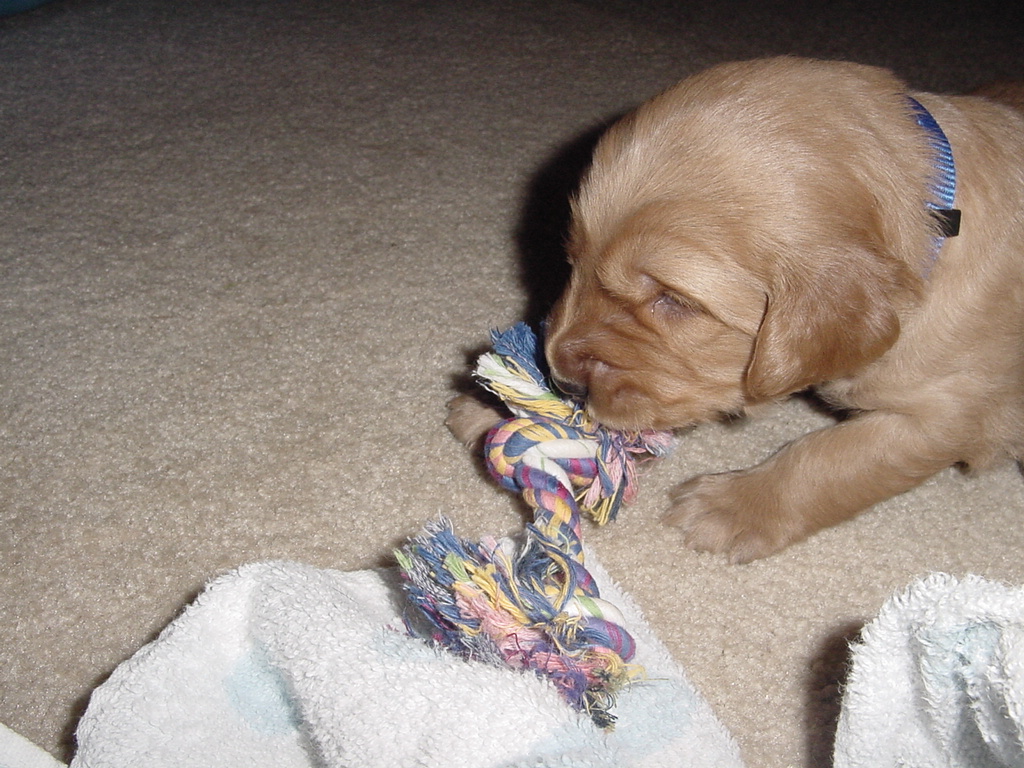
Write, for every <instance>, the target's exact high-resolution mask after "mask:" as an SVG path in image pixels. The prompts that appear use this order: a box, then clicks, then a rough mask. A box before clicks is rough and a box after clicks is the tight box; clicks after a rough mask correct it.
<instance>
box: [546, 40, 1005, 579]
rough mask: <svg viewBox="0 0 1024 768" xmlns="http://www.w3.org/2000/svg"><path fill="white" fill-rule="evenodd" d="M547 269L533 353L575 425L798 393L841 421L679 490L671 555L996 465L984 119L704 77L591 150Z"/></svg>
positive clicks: (994, 197) (976, 111)
mask: <svg viewBox="0 0 1024 768" xmlns="http://www.w3.org/2000/svg"><path fill="white" fill-rule="evenodd" d="M999 95H1002V96H1004V97H1006V98H1007V100H1008V101H1009V100H1012V99H1013V98H1019V92H1016V93H1015V92H1010V91H1000V92H999ZM915 100H916V101H915ZM932 120H934V122H932ZM944 148H951V152H952V157H953V161H954V163H955V167H954V168H953V169H951V168H946V167H944V166H943V151H944ZM954 174H955V197H954V199H953V200H952V201H950V200H948V199H946V200H944V199H943V195H944V194H945V195H948V194H949V193H950V192H951V190H950V187H951V186H952V183H953V176H954ZM950 208H956V209H959V210H960V211H962V217H963V218H962V231H961V232H960V233H959V235H957V236H953V235H954V232H955V230H956V225H955V222H953V221H952V217H953V215H954V214H951V213H949V212H948V211H947V209H950ZM940 209H941V210H940ZM568 254H569V260H570V262H571V265H572V277H571V280H570V284H569V286H568V288H567V290H566V292H565V294H564V295H563V296H562V298H561V299H560V300H559V302H558V303H557V305H556V307H555V309H554V311H553V313H552V315H551V318H550V322H549V327H548V329H547V342H546V353H547V356H548V360H549V362H550V364H551V370H552V373H553V375H554V376H555V378H556V380H557V381H559V382H560V383H561V385H562V386H563V387H564V388H565V389H566V390H567V391H569V392H573V393H575V394H577V395H579V396H580V397H583V398H585V399H586V402H587V406H588V408H589V409H590V411H591V412H592V413H593V415H594V416H595V417H596V418H597V419H598V420H600V421H601V422H603V423H605V424H607V425H609V426H612V427H619V428H626V427H628V428H640V427H658V428H675V427H686V426H689V425H692V424H695V423H697V422H700V421H704V420H708V419H713V418H716V417H719V416H722V415H726V414H736V413H740V412H742V411H743V410H744V409H745V408H747V407H748V406H751V405H755V404H757V403H763V402H766V401H772V400H776V399H779V398H782V397H785V396H787V395H790V394H792V393H794V392H797V391H800V390H803V389H806V388H808V387H815V388H816V389H817V391H818V392H819V393H820V394H821V396H822V397H823V398H824V399H825V400H826V401H827V402H829V403H831V404H832V405H834V406H835V407H836V408H838V409H841V410H843V411H847V412H849V413H850V414H851V416H850V418H847V419H845V420H843V421H840V422H838V423H837V424H836V425H835V426H831V427H828V428H826V429H823V430H820V431H818V432H814V433H811V434H808V435H806V436H804V437H802V438H801V439H799V440H796V441H795V442H793V443H791V444H789V445H786V446H784V447H782V449H781V450H780V451H779V452H778V453H776V454H775V455H774V456H772V457H771V458H769V459H768V460H767V461H765V462H764V463H762V464H760V465H758V466H756V467H752V468H749V469H745V470H741V471H736V472H727V473H724V474H717V475H708V476H703V477H698V478H695V479H692V480H690V481H689V482H687V483H684V484H683V485H682V486H680V487H679V488H678V490H677V491H676V492H675V493H674V497H673V508H672V510H671V511H670V512H669V513H668V515H667V516H666V520H667V522H669V523H671V524H672V525H676V526H679V527H680V528H681V529H682V530H683V531H684V533H685V539H686V542H687V544H688V545H690V546H692V547H694V548H696V549H701V550H708V551H712V552H722V553H726V554H727V555H728V556H729V557H730V559H732V560H733V561H737V562H742V561H748V560H751V559H754V558H758V557H763V556H765V555H769V554H771V553H773V552H776V551H778V550H780V549H782V548H783V547H785V546H786V545H788V544H790V543H792V542H794V541H797V540H799V539H802V538H804V537H806V536H808V535H809V534H811V533H813V532H815V531H817V530H819V529H821V528H823V527H825V526H830V525H834V524H836V523H838V522H840V521H842V520H846V519H848V518H850V517H852V516H853V515H855V514H857V513H858V512H860V511H861V510H863V509H865V508H866V507H868V506H870V505H872V504H874V503H876V502H878V501H881V500H883V499H886V498H888V497H890V496H893V495H895V494H898V493H901V492H903V491H906V490H908V489H910V488H912V487H914V486H916V485H918V484H919V483H921V482H922V481H923V480H925V479H926V478H928V477H929V476H931V475H932V474H934V473H935V472H938V471H939V470H941V469H943V468H945V467H948V466H950V465H952V464H957V463H963V464H965V465H970V466H972V467H978V466H984V465H988V464H991V463H992V462H993V461H995V460H999V459H1006V458H1007V457H1013V458H1016V457H1019V456H1020V455H1021V450H1022V446H1024V118H1022V116H1021V114H1020V113H1018V112H1016V111H1014V110H1013V109H1011V108H1010V107H1008V106H1005V105H1001V104H999V103H996V102H995V101H994V100H989V99H986V98H981V97H945V96H937V95H933V94H927V93H911V92H909V91H908V89H907V87H906V86H905V84H904V83H902V82H901V81H900V80H898V79H897V78H896V77H894V76H893V75H892V74H891V73H889V72H887V71H884V70H881V69H876V68H872V67H866V66H860V65H855V64H848V63H838V62H821V61H810V60H803V59H793V58H779V59H769V60H759V61H750V62H742V63H734V64H726V65H722V66H718V67H715V68H713V69H711V70H708V71H706V72H704V73H702V74H699V75H697V76H695V77H692V78H689V79H687V80H685V81H683V82H682V83H681V84H679V85H678V86H676V87H674V88H672V89H670V90H668V91H666V92H665V93H663V94H661V95H660V96H658V97H656V98H654V99H653V100H651V101H650V102H648V103H646V104H644V105H643V106H641V107H640V108H639V109H638V110H637V111H636V112H634V113H633V114H631V115H629V116H628V117H626V118H625V119H623V120H622V121H620V122H619V123H617V124H616V125H614V126H613V127H612V128H611V129H610V130H609V131H608V132H607V134H606V135H605V136H604V137H603V138H602V139H601V141H600V143H599V144H598V146H597V147H596V150H595V152H594V157H593V162H592V166H591V168H590V170H589V173H588V174H587V175H586V177H585V179H584V181H583V183H582V186H581V188H580V191H579V194H578V197H577V199H576V200H575V201H574V205H573V219H572V223H571V232H570V241H569V243H568Z"/></svg>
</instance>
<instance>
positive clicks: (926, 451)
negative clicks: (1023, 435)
mask: <svg viewBox="0 0 1024 768" xmlns="http://www.w3.org/2000/svg"><path fill="white" fill-rule="evenodd" d="M937 442H938V441H936V440H935V437H934V436H928V435H926V434H925V432H924V431H923V430H922V428H921V425H920V424H919V422H917V421H916V420H914V419H912V418H910V417H907V416H901V415H896V414H885V413H877V412H876V413H869V414H864V415H861V416H858V417H855V418H853V419H850V420H849V421H846V422H843V423H841V424H837V425H836V426H834V427H829V428H827V429H823V430H820V431H818V432H812V433H810V434H808V435H805V436H804V437H802V438H800V439H799V440H796V441H795V442H793V443H790V444H789V445H787V446H785V447H784V448H783V449H782V450H780V451H779V452H778V453H776V454H775V455H774V456H772V457H771V458H770V459H768V460H767V461H765V462H764V463H762V464H759V465H758V466H756V467H752V468H750V469H746V470H740V471H736V472H727V473H724V474H718V475H705V476H703V477H697V478H694V479H693V480H690V481H688V482H686V483H684V484H682V485H681V486H679V487H678V488H677V489H676V490H675V492H674V494H673V508H672V510H671V511H670V512H669V513H668V514H666V516H665V522H666V523H668V524H670V525H674V526H678V527H679V528H682V529H683V531H684V533H685V537H686V543H687V545H688V546H690V547H692V548H694V549H698V550H704V551H709V552H721V553H725V554H727V555H728V556H729V559H730V560H731V561H732V562H736V563H741V562H748V561H750V560H756V559H757V558H760V557H765V556H767V555H770V554H773V553H775V552H777V551H779V550H781V549H783V548H784V547H786V546H788V545H789V544H792V543H793V542H795V541H799V540H800V539H803V538H805V537H806V536H809V535H810V534H812V533H814V532H815V531H817V530H820V529H822V528H826V527H828V526H830V525H835V524H836V523H839V522H842V521H843V520H846V519H849V518H851V517H853V516H854V515H856V514H857V513H858V512H860V511H861V510H863V509H865V508H867V507H869V506H871V505H872V504H875V503H876V502H879V501H882V500H884V499H887V498H889V497H891V496H895V495H897V494H899V493H902V492H903V491H907V490H910V489H911V488H913V487H915V486H917V485H919V484H920V483H921V482H923V481H924V480H925V479H927V478H928V477H930V476H931V475H933V474H935V473H936V472H938V471H940V470H942V469H944V468H945V467H947V466H950V465H951V464H953V463H955V462H956V461H957V457H956V456H953V455H950V453H949V452H946V451H941V450H937V449H936V445H937Z"/></svg>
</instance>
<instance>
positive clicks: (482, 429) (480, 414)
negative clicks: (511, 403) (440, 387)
mask: <svg viewBox="0 0 1024 768" xmlns="http://www.w3.org/2000/svg"><path fill="white" fill-rule="evenodd" d="M504 418H505V414H502V413H501V412H500V411H498V410H497V409H496V408H494V407H492V406H490V405H487V404H486V403H482V402H480V401H479V400H477V399H476V398H475V397H472V396H470V395H459V396H457V397H453V398H452V399H451V400H450V401H449V402H448V418H446V419H445V421H444V423H445V426H446V427H448V430H449V431H450V432H451V433H452V434H453V435H454V436H455V439H456V440H458V441H459V442H460V443H462V444H463V445H466V446H468V447H470V448H477V447H480V445H481V443H482V442H483V439H484V436H485V435H486V434H487V433H488V432H489V431H490V429H491V427H493V426H494V425H495V424H497V423H498V422H499V421H501V420H502V419H504Z"/></svg>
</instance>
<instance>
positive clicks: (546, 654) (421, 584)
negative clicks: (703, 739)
mask: <svg viewBox="0 0 1024 768" xmlns="http://www.w3.org/2000/svg"><path fill="white" fill-rule="evenodd" d="M491 338H492V342H493V350H494V351H493V352H489V353H487V354H484V355H483V356H482V357H481V358H480V359H479V361H478V363H477V368H476V377H477V378H478V379H479V381H480V382H481V384H482V385H483V386H484V387H485V388H487V389H488V390H490V391H491V392H493V393H494V394H496V395H498V396H499V397H500V398H501V399H502V400H503V401H504V403H505V405H506V406H507V407H508V409H509V410H510V411H511V412H512V414H513V417H512V418H510V419H508V420H506V421H504V422H502V423H500V424H498V425H497V426H496V427H495V428H494V429H492V430H491V432H490V434H489V435H488V437H487V441H486V449H485V454H486V459H487V466H488V469H489V470H490V472H491V474H492V475H493V476H494V477H495V479H496V480H497V481H498V482H499V483H500V484H501V485H502V486H504V487H505V488H508V489H509V490H512V491H516V492H521V493H522V496H523V499H524V500H525V501H526V502H527V503H528V504H529V505H530V506H531V507H532V508H533V510H534V521H533V523H532V524H530V525H527V528H526V532H525V534H524V537H523V540H522V541H521V542H520V543H518V544H517V543H515V542H513V541H512V540H511V539H503V540H500V541H499V540H496V539H494V538H485V539H483V540H482V541H481V542H480V543H478V544H474V543H471V542H469V541H466V540H464V539H461V538H459V537H457V536H456V535H455V533H454V531H453V529H452V526H451V523H450V522H449V521H447V520H444V519H442V520H439V521H437V522H436V523H434V524H432V525H429V526H427V528H426V529H425V531H424V533H423V534H422V535H420V536H418V537H416V538H414V539H412V540H411V541H410V542H409V543H408V544H407V545H406V546H405V547H404V548H403V549H402V550H400V551H399V552H396V553H395V554H396V557H397V559H398V564H399V568H400V570H401V572H402V576H403V579H404V582H405V589H406V592H407V594H408V596H409V598H410V601H411V602H412V604H413V605H414V606H415V607H416V608H418V609H419V611H420V612H421V613H422V614H423V616H424V617H425V618H426V619H427V624H428V625H429V628H428V629H427V631H426V633H425V634H428V635H429V637H430V638H431V639H432V640H433V641H435V642H437V643H438V644H439V645H441V646H444V647H446V648H447V649H448V650H450V651H452V652H454V653H456V654H458V655H461V656H463V657H465V658H470V659H479V660H484V661H489V662H491V663H494V664H497V665H499V666H509V667H512V668H515V669H530V670H533V671H535V672H536V673H537V674H539V675H542V676H545V677H547V678H548V679H550V680H551V682H552V683H554V685H555V686H556V688H557V689H558V690H559V692H560V693H561V694H562V696H563V697H564V698H565V699H566V700H567V701H568V702H569V703H570V704H571V705H572V706H573V707H574V708H576V709H577V710H579V711H583V712H586V713H587V714H588V715H589V716H590V717H591V719H592V720H593V721H594V722H595V723H596V724H597V725H598V726H600V727H602V728H607V727H611V726H612V725H613V724H614V722H615V716H614V715H613V714H612V713H611V711H610V710H611V708H612V706H613V705H614V701H615V695H616V693H617V692H618V691H619V690H620V689H621V688H622V687H623V686H625V685H627V684H628V683H630V682H631V681H633V680H635V679H637V678H638V677H639V676H640V675H641V674H642V669H641V668H640V667H638V666H636V665H631V664H630V663H629V662H630V660H631V659H632V658H633V654H634V652H635V644H634V642H633V638H632V637H631V636H630V634H629V632H628V631H626V629H625V627H624V626H623V623H624V620H623V618H622V614H621V613H620V612H619V610H618V609H617V608H615V606H613V605H611V604H610V603H608V602H606V601H604V600H602V599H601V596H600V593H599V590H598V587H597V585H596V584H595V582H594V579H593V577H592V576H591V575H590V573H589V572H588V571H587V569H586V567H585V565H584V552H583V542H582V535H581V530H580V522H581V511H586V512H587V513H589V514H590V515H591V516H592V517H593V518H594V520H595V521H596V522H597V523H598V524H604V523H606V522H607V521H609V520H612V519H614V518H615V516H616V513H617V512H618V509H619V506H620V505H621V504H622V503H624V502H629V501H630V500H631V499H632V498H633V496H634V495H635V493H636V461H637V460H638V459H640V458H642V457H654V456H662V455H664V454H665V453H666V452H667V451H668V449H669V447H670V446H671V443H672V438H671V436H670V435H669V434H668V433H666V432H656V431H653V430H648V431H642V432H619V431H614V430H609V429H605V428H604V427H602V426H601V425H599V424H597V423H596V422H594V420H593V419H592V418H591V417H590V416H589V415H588V414H587V412H586V411H585V410H584V409H583V408H582V406H581V405H580V404H579V403H577V402H575V401H573V400H570V399H563V398H562V397H560V396H559V395H558V394H557V393H556V392H555V391H553V389H552V388H551V386H550V385H549V384H548V382H547V380H546V377H545V376H544V374H543V373H542V372H541V369H540V366H539V364H538V360H539V359H540V358H539V355H540V352H539V350H538V344H537V339H536V337H535V336H534V334H533V332H532V331H531V330H530V328H529V327H528V326H527V325H525V324H524V323H520V324H518V325H516V326H514V327H512V328H511V329H509V330H508V331H505V332H504V333H499V332H493V333H492V334H491ZM410 626H411V622H410Z"/></svg>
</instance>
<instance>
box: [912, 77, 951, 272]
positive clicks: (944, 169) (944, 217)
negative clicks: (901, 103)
mask: <svg viewBox="0 0 1024 768" xmlns="http://www.w3.org/2000/svg"><path fill="white" fill-rule="evenodd" d="M907 101H908V102H910V107H911V109H912V110H913V113H914V120H915V121H916V122H917V124H918V125H919V126H921V127H922V128H924V130H925V131H926V132H927V133H928V137H929V144H930V145H931V148H932V150H933V152H934V153H935V177H934V178H933V179H932V185H931V187H932V188H931V192H932V199H931V200H929V201H928V203H927V204H928V208H929V209H930V210H931V212H932V216H934V217H935V219H936V220H937V221H938V222H939V232H940V233H941V235H942V236H941V237H938V238H936V243H935V250H934V253H933V254H932V259H933V260H934V259H935V257H936V256H937V255H938V252H939V248H941V247H942V241H943V240H944V239H945V238H947V237H956V236H957V235H959V234H960V211H959V210H958V209H956V208H954V207H953V199H954V198H955V197H956V164H955V163H954V162H953V150H952V148H951V147H950V146H949V139H947V138H946V134H945V133H943V132H942V128H941V127H940V126H939V124H938V122H936V120H935V118H934V117H932V114H931V112H929V111H928V110H927V109H925V108H924V106H923V105H922V104H921V102H919V101H918V100H917V99H915V98H913V97H912V96H907Z"/></svg>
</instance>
